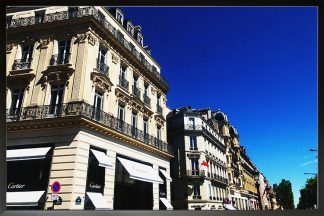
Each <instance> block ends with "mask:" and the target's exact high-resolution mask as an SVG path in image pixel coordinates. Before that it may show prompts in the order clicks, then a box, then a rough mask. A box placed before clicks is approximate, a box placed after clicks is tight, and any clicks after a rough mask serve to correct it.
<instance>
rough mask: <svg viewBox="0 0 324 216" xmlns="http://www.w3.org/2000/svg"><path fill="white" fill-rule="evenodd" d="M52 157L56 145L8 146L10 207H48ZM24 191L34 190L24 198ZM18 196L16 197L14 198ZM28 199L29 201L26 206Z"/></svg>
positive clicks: (30, 208) (27, 208)
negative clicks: (46, 205)
mask: <svg viewBox="0 0 324 216" xmlns="http://www.w3.org/2000/svg"><path fill="white" fill-rule="evenodd" d="M9 151H11V152H9ZM33 154H34V155H33ZM52 156H53V148H51V147H50V146H46V147H44V146H42V147H40V146H39V145H38V146H37V147H36V148H31V146H28V147H27V146H26V145H24V148H21V147H19V148H17V147H11V148H8V150H7V209H10V210H43V209H44V207H45V202H46V194H47V189H48V183H49V175H50V167H51V163H52ZM21 192H28V193H30V197H24V199H21V200H20V197H21V196H22V194H21ZM14 197H16V198H15V199H14V200H12V198H14ZM8 198H9V199H8ZM26 202H28V203H29V204H27V205H26Z"/></svg>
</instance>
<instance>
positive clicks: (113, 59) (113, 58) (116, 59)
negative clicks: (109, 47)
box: [111, 53, 119, 64]
mask: <svg viewBox="0 0 324 216" xmlns="http://www.w3.org/2000/svg"><path fill="white" fill-rule="evenodd" d="M111 59H112V62H113V63H115V64H117V63H118V61H119V58H118V56H117V55H116V54H114V53H112V55H111Z"/></svg>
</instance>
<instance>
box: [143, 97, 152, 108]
mask: <svg viewBox="0 0 324 216" xmlns="http://www.w3.org/2000/svg"><path fill="white" fill-rule="evenodd" d="M143 99H144V103H145V104H146V105H148V106H149V107H151V98H150V97H149V96H147V95H146V94H143Z"/></svg>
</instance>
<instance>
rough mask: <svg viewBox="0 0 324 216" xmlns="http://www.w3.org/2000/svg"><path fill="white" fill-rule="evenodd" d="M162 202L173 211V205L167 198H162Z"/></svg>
mask: <svg viewBox="0 0 324 216" xmlns="http://www.w3.org/2000/svg"><path fill="white" fill-rule="evenodd" d="M160 200H161V201H162V203H163V204H164V205H165V207H166V208H167V210H173V206H172V205H171V203H170V202H169V201H168V200H167V199H166V198H160Z"/></svg>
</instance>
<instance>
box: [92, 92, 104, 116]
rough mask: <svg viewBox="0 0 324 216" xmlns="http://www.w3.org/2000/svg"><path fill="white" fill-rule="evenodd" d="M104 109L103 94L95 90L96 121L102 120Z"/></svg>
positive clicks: (94, 113)
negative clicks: (101, 115)
mask: <svg viewBox="0 0 324 216" xmlns="http://www.w3.org/2000/svg"><path fill="white" fill-rule="evenodd" d="M102 107H103V93H102V92H100V91H97V90H95V94H94V99H93V108H94V110H93V117H94V118H95V119H96V120H99V119H100V112H101V110H102Z"/></svg>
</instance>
